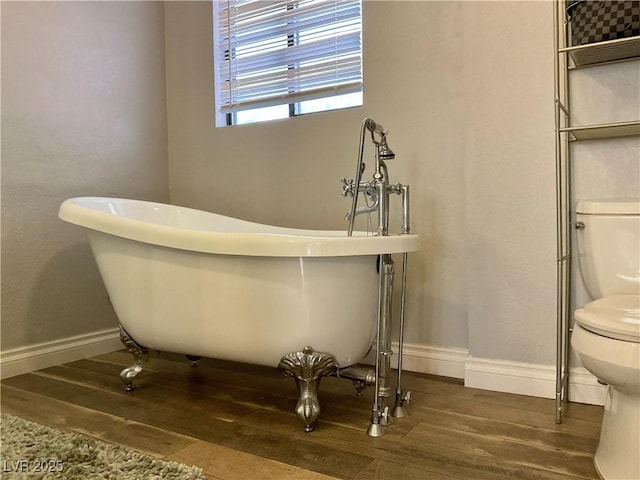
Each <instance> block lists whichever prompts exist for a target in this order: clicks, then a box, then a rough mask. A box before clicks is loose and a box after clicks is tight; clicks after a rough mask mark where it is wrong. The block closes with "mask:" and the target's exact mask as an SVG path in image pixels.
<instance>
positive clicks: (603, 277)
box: [576, 201, 640, 299]
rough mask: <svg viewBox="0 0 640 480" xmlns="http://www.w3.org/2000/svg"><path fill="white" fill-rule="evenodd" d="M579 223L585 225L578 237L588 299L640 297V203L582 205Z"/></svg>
mask: <svg viewBox="0 0 640 480" xmlns="http://www.w3.org/2000/svg"><path fill="white" fill-rule="evenodd" d="M576 220H577V222H581V223H582V225H584V228H579V229H578V230H577V233H576V236H577V246H578V262H579V265H580V274H581V276H582V280H583V281H584V283H585V286H586V288H587V292H588V293H589V295H591V297H592V298H594V299H596V298H601V297H605V296H608V295H613V294H635V295H640V201H624V202H612V201H607V202H593V201H583V202H579V203H578V205H577V207H576ZM577 225H578V226H580V223H578V224H577Z"/></svg>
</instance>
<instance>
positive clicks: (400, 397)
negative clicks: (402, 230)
mask: <svg viewBox="0 0 640 480" xmlns="http://www.w3.org/2000/svg"><path fill="white" fill-rule="evenodd" d="M407 230H408V228H407ZM407 257H408V253H406V252H405V253H404V254H403V255H402V290H401V293H400V335H399V337H398V383H397V385H396V404H395V408H394V410H393V416H394V417H396V418H402V417H404V416H405V413H404V408H403V405H404V403H405V402H407V403H410V402H411V392H406V393H405V392H404V391H403V390H402V356H403V353H402V350H403V346H404V312H405V299H406V291H407Z"/></svg>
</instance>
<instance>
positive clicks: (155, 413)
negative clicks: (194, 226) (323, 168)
mask: <svg viewBox="0 0 640 480" xmlns="http://www.w3.org/2000/svg"><path fill="white" fill-rule="evenodd" d="M129 364H131V356H130V355H129V354H128V353H126V352H115V353H111V354H107V355H101V356H98V357H95V358H92V359H89V360H81V361H78V362H73V363H69V364H67V365H64V366H60V367H53V368H48V369H46V370H41V371H39V372H35V373H31V374H27V375H21V376H18V377H13V378H10V379H7V380H4V381H3V382H2V397H1V398H2V411H3V412H6V413H13V414H16V415H19V416H21V417H23V418H27V419H31V420H34V421H37V422H39V423H43V424H47V425H50V426H54V427H57V428H61V429H64V430H68V431H74V432H79V433H83V434H88V435H90V436H93V437H96V438H99V439H102V440H105V441H109V442H113V443H119V444H123V445H126V446H129V447H133V448H135V449H138V450H142V451H145V452H148V453H151V454H152V455H154V456H156V457H159V458H163V459H167V460H175V461H179V462H181V463H186V464H188V465H198V466H200V467H202V468H203V469H204V471H205V472H206V474H207V475H208V476H209V478H210V479H224V480H252V479H276V480H289V479H296V480H320V479H325V480H328V479H331V478H342V479H356V480H365V479H389V480H399V479H420V480H423V479H431V478H433V479H444V480H447V479H465V480H469V479H474V480H475V479H486V480H497V479H514V480H515V479H517V480H528V479H531V480H534V479H536V480H542V479H576V478H591V479H597V478H598V476H597V474H596V472H595V470H594V467H593V464H592V455H593V453H594V451H595V448H596V444H597V439H598V435H599V430H600V421H601V418H602V408H601V407H595V406H588V405H580V404H569V405H568V406H567V412H566V415H565V421H564V422H563V423H562V424H560V425H556V424H555V422H554V401H553V400H548V399H540V398H533V397H525V396H519V395H512V394H504V393H496V392H489V391H484V390H476V389H471V388H465V387H464V386H462V384H461V382H460V381H459V380H451V379H446V378H442V377H434V376H428V375H418V374H406V375H405V379H406V386H407V387H408V388H409V389H410V390H411V391H412V393H413V402H412V404H411V406H410V407H409V408H408V415H407V417H405V418H403V419H399V420H398V421H396V423H395V424H394V425H393V426H391V427H389V428H388V429H387V433H386V435H384V436H383V437H381V438H370V437H368V436H367V435H366V433H365V430H366V428H367V427H368V425H369V421H370V412H371V398H372V391H371V390H372V389H370V388H369V389H367V392H366V393H365V395H364V396H362V397H357V396H356V395H355V391H354V389H353V387H352V385H351V382H349V381H346V380H342V379H337V378H325V379H323V380H322V384H321V386H320V403H321V408H322V414H321V419H320V421H319V422H318V425H317V427H316V430H315V431H314V432H312V433H305V432H304V431H303V428H302V424H301V423H300V422H299V421H298V419H297V418H296V416H295V414H294V413H293V409H294V406H295V404H296V400H297V393H296V388H295V384H294V382H293V380H292V379H291V378H287V377H285V376H283V375H282V374H281V373H280V372H279V371H278V370H276V369H269V368H264V367H256V366H249V365H241V364H234V363H230V362H220V361H213V360H206V359H205V360H203V361H202V363H201V365H200V366H199V367H196V368H192V367H191V366H190V364H189V362H188V361H187V360H186V359H184V358H183V357H178V356H171V355H162V356H158V355H155V356H152V359H151V361H150V362H149V364H148V368H147V369H145V371H143V372H142V373H141V374H140V375H139V376H138V378H137V379H136V381H135V384H136V386H137V388H136V390H135V391H133V392H130V393H127V392H125V391H124V389H123V386H122V383H121V381H120V379H119V377H118V374H119V372H120V370H121V369H122V368H123V366H128V365H129Z"/></svg>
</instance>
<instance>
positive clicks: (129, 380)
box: [120, 325, 149, 392]
mask: <svg viewBox="0 0 640 480" xmlns="http://www.w3.org/2000/svg"><path fill="white" fill-rule="evenodd" d="M120 341H121V342H122V343H123V345H124V346H125V348H126V349H127V350H128V351H129V353H131V354H132V355H133V358H134V359H135V362H134V364H133V365H131V366H130V367H127V368H125V369H124V370H122V371H121V372H120V379H121V380H122V383H124V389H125V390H126V391H127V392H130V391H132V390H133V379H134V378H135V377H136V375H138V374H139V373H140V372H141V371H142V369H143V368H144V365H145V363H147V361H148V360H149V351H148V350H147V349H146V348H144V347H142V346H140V345H138V344H137V343H136V342H135V340H134V339H133V338H131V337H130V336H129V334H128V333H127V331H126V330H125V329H124V328H123V327H122V325H120Z"/></svg>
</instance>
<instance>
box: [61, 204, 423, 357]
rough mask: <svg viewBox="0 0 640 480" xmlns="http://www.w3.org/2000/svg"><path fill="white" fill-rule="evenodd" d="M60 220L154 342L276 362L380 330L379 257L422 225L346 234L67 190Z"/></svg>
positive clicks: (358, 353)
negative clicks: (81, 230)
mask: <svg viewBox="0 0 640 480" xmlns="http://www.w3.org/2000/svg"><path fill="white" fill-rule="evenodd" d="M59 216H60V218H61V219H63V220H65V221H67V222H70V223H73V224H76V225H80V226H82V227H85V228H87V229H88V235H89V242H90V244H91V248H92V251H93V254H94V256H95V259H96V262H97V264H98V268H99V270H100V273H101V275H102V278H103V280H104V283H105V286H106V288H107V291H108V293H109V297H110V299H111V302H112V304H113V307H114V309H115V312H116V314H117V316H118V319H119V321H120V323H121V325H122V327H123V328H124V329H125V330H126V332H127V333H128V334H129V335H130V336H131V338H133V339H134V340H135V342H136V343H138V344H139V345H141V346H143V347H145V348H147V349H151V350H161V351H167V352H174V353H184V354H189V355H194V356H201V357H212V358H219V359H226V360H234V361H239V362H247V363H254V364H261V365H267V366H272V367H275V366H277V365H278V363H279V362H280V359H281V358H282V357H283V355H285V354H287V353H290V352H297V351H300V350H302V349H303V348H304V347H305V346H307V345H309V346H312V347H313V348H314V349H315V350H316V351H319V352H326V353H329V354H331V355H333V356H334V357H335V359H336V362H337V364H338V366H339V367H341V368H342V367H346V366H349V365H352V364H354V363H356V362H358V361H360V360H361V359H362V358H363V357H364V356H365V355H366V353H367V351H368V350H369V348H370V346H371V344H372V340H373V339H374V336H375V333H376V319H377V305H378V275H377V271H376V262H377V255H379V254H382V253H398V252H409V251H415V250H417V249H418V246H419V239H418V236H417V235H398V236H388V237H368V236H366V235H365V234H364V233H357V234H354V235H355V236H354V237H347V236H346V233H345V232H344V231H316V230H297V229H290V228H280V227H274V226H269V225H261V224H257V223H251V222H246V221H243V220H238V219H234V218H230V217H225V216H222V215H217V214H213V213H207V212H204V211H199V210H194V209H189V208H184V207H177V206H173V205H167V204H160V203H152V202H144V201H138V200H127V199H119V198H100V197H83V198H72V199H69V200H67V201H65V202H64V203H63V204H62V205H61V206H60V211H59Z"/></svg>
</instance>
